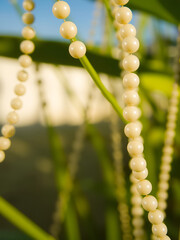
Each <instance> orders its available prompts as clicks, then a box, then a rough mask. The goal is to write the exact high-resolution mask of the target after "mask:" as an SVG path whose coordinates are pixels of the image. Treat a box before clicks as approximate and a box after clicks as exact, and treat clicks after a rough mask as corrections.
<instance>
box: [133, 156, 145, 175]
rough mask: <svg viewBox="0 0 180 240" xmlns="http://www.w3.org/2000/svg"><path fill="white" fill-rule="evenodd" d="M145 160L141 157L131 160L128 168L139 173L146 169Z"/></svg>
mask: <svg viewBox="0 0 180 240" xmlns="http://www.w3.org/2000/svg"><path fill="white" fill-rule="evenodd" d="M146 165H147V164H146V160H145V159H144V158H142V157H136V158H132V159H131V161H130V167H131V169H132V170H133V171H136V172H141V171H143V170H144V169H145V168H146Z"/></svg>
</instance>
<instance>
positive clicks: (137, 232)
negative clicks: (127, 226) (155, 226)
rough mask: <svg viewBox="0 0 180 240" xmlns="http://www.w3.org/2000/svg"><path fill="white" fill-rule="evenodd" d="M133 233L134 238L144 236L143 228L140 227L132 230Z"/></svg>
mask: <svg viewBox="0 0 180 240" xmlns="http://www.w3.org/2000/svg"><path fill="white" fill-rule="evenodd" d="M133 235H134V237H135V239H137V240H138V239H139V238H140V239H143V238H144V230H143V229H141V228H137V229H134V230H133Z"/></svg>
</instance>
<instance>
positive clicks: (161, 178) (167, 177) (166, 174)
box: [159, 173, 170, 181]
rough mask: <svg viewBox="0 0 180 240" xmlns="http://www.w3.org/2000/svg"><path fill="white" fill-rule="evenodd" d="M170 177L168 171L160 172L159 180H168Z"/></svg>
mask: <svg viewBox="0 0 180 240" xmlns="http://www.w3.org/2000/svg"><path fill="white" fill-rule="evenodd" d="M169 178H170V174H169V173H161V174H160V176H159V179H160V180H161V181H168V180H169Z"/></svg>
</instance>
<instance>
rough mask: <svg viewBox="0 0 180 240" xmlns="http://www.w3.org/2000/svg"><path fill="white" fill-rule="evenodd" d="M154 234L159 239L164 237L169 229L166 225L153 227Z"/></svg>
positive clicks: (161, 224)
mask: <svg viewBox="0 0 180 240" xmlns="http://www.w3.org/2000/svg"><path fill="white" fill-rule="evenodd" d="M152 232H153V234H154V235H155V236H157V237H164V236H165V235H166V234H167V227H166V225H165V224H164V223H160V224H158V225H153V226H152Z"/></svg>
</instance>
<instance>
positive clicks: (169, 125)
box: [166, 122, 176, 130]
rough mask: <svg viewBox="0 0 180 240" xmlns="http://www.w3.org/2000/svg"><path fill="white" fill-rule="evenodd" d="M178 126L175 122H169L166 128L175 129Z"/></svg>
mask: <svg viewBox="0 0 180 240" xmlns="http://www.w3.org/2000/svg"><path fill="white" fill-rule="evenodd" d="M175 127H176V123H175V122H168V123H167V125H166V128H167V129H171V130H174V129H175Z"/></svg>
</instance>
